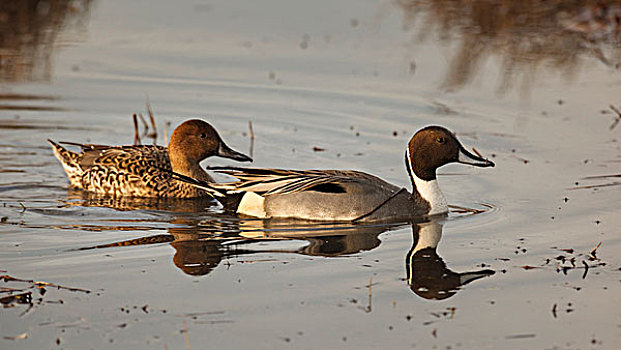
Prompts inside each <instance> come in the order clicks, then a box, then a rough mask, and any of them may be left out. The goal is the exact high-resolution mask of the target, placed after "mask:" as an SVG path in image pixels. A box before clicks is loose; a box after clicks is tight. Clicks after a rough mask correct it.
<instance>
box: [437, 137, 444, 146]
mask: <svg viewBox="0 0 621 350" xmlns="http://www.w3.org/2000/svg"><path fill="white" fill-rule="evenodd" d="M436 141H438V143H439V144H441V145H443V144H444V142H446V140H445V139H444V137H442V136H440V137H438V138H437V140H436Z"/></svg>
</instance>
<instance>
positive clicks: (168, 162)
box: [48, 119, 252, 198]
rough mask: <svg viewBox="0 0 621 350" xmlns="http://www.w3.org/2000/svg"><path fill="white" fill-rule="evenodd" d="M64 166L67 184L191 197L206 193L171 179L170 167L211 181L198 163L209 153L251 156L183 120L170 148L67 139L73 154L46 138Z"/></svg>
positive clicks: (104, 191) (112, 192)
mask: <svg viewBox="0 0 621 350" xmlns="http://www.w3.org/2000/svg"><path fill="white" fill-rule="evenodd" d="M48 141H49V142H50V144H52V147H53V149H54V155H55V156H56V158H58V160H59V161H60V162H61V164H62V165H63V168H64V169H65V172H66V173H67V176H68V178H69V182H70V184H71V186H73V187H75V188H79V189H83V190H86V191H90V192H94V193H98V194H106V195H112V196H133V197H175V198H192V197H202V196H209V193H208V192H206V191H204V190H201V189H198V188H196V187H194V186H192V185H190V184H187V183H184V182H181V181H177V180H174V179H172V178H171V175H170V171H174V172H177V173H179V174H183V175H186V176H190V177H193V178H197V179H201V181H206V182H211V181H212V180H213V179H212V178H211V176H209V174H207V173H206V172H205V170H203V169H202V168H201V167H200V165H199V163H200V162H201V161H202V160H204V159H205V158H208V157H210V156H214V155H216V156H220V157H226V158H231V159H234V160H239V161H252V159H251V158H250V157H248V156H246V155H244V154H241V153H239V152H237V151H234V150H232V149H231V148H229V147H228V146H227V145H226V144H225V143H224V142H223V141H222V139H221V138H220V135H218V133H217V132H216V130H215V129H214V128H213V127H212V126H211V125H210V124H209V123H206V122H204V121H202V120H198V119H192V120H188V121H186V122H184V123H182V124H181V125H179V127H177V129H175V131H174V132H173V135H172V137H171V139H170V144H169V147H168V148H166V147H162V146H151V145H140V146H105V145H90V144H78V143H67V144H71V145H76V146H79V147H81V148H82V152H80V153H76V152H72V151H69V150H67V149H66V148H64V147H62V146H60V145H58V144H57V143H55V142H53V141H52V140H48Z"/></svg>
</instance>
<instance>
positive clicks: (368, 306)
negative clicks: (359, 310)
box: [364, 276, 373, 312]
mask: <svg viewBox="0 0 621 350" xmlns="http://www.w3.org/2000/svg"><path fill="white" fill-rule="evenodd" d="M372 286H373V276H371V277H369V303H368V305H367V307H366V308H365V309H364V311H365V312H371V305H372V304H371V301H372V299H373V292H372V290H371V287H372Z"/></svg>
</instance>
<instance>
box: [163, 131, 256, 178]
mask: <svg viewBox="0 0 621 350" xmlns="http://www.w3.org/2000/svg"><path fill="white" fill-rule="evenodd" d="M168 153H169V156H170V161H171V163H172V164H173V168H174V164H175V163H178V164H181V163H184V164H185V163H187V164H191V165H197V164H198V163H199V162H201V161H202V160H203V159H205V158H207V157H211V156H220V157H224V158H230V159H234V160H238V161H241V162H251V161H252V158H250V157H248V156H246V155H245V154H242V153H239V152H237V151H235V150H233V149H231V148H230V147H229V146H227V145H226V144H225V143H224V141H222V138H220V135H218V132H217V131H216V129H214V128H213V126H211V124H209V123H207V122H204V121H202V120H199V119H191V120H188V121H185V122H183V123H182V124H181V125H179V126H178V127H177V128H176V129H175V131H174V132H173V134H172V136H171V138H170V144H169V146H168Z"/></svg>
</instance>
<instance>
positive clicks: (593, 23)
mask: <svg viewBox="0 0 621 350" xmlns="http://www.w3.org/2000/svg"><path fill="white" fill-rule="evenodd" d="M396 2H397V4H398V6H399V8H401V9H402V10H403V14H404V23H405V26H406V28H421V29H420V39H422V40H424V39H425V38H426V37H427V36H428V35H430V33H437V34H438V37H439V38H440V39H441V40H444V41H447V42H458V44H457V49H456V53H455V54H454V56H453V57H452V58H451V60H450V67H449V70H448V72H447V75H446V77H445V79H444V84H443V85H444V87H445V88H446V89H448V90H453V89H460V88H462V87H464V86H465V85H467V84H468V83H469V82H470V81H471V80H472V79H473V78H474V76H475V75H476V74H477V72H478V71H479V70H480V69H481V68H482V67H483V65H484V63H485V60H486V59H487V58H489V57H491V56H498V57H499V58H500V61H501V62H502V63H501V72H500V81H499V86H498V92H499V93H504V92H506V91H508V90H509V89H511V88H513V87H514V85H515V84H521V89H522V90H523V92H525V91H526V90H527V89H528V88H529V87H530V86H531V83H532V82H533V81H534V79H535V77H536V74H537V72H538V70H539V69H541V68H543V67H544V66H545V67H546V68H553V69H555V70H557V71H558V73H559V74H561V75H562V76H567V77H571V76H572V75H573V74H574V72H575V71H576V69H577V68H578V67H579V65H580V64H581V58H582V57H584V56H589V57H593V58H596V59H597V60H585V61H584V64H594V63H596V62H600V63H601V64H604V65H606V66H611V67H614V68H616V69H618V68H619V67H620V63H621V1H618V0H616V1H615V0H608V1H580V0H569V1H567V0H546V1H544V0H524V1H513V0H474V1H465V0H396ZM416 21H421V22H422V23H419V24H418V25H416V24H417V23H416Z"/></svg>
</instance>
